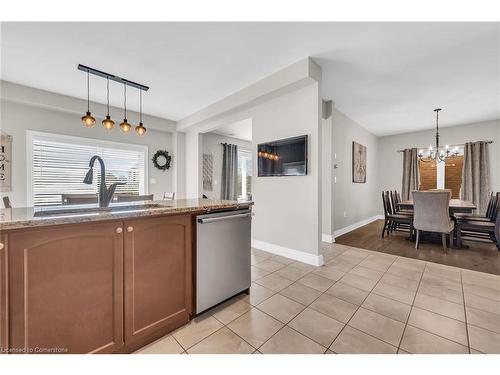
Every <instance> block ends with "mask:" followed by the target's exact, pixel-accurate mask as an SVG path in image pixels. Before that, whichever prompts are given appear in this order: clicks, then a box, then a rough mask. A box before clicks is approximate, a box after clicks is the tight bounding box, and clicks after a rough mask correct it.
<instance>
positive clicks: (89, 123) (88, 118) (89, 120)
mask: <svg viewBox="0 0 500 375" xmlns="http://www.w3.org/2000/svg"><path fill="white" fill-rule="evenodd" d="M82 122H83V125H85V126H86V127H87V128H93V127H94V125H95V118H94V117H92V114H91V113H90V73H89V71H88V70H87V113H86V114H85V116H82Z"/></svg>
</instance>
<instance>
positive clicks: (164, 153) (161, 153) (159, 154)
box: [152, 150, 172, 171]
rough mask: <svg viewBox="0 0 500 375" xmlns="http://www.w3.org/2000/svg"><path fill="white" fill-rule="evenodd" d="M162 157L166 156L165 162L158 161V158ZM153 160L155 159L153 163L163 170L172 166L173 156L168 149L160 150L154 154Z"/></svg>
mask: <svg viewBox="0 0 500 375" xmlns="http://www.w3.org/2000/svg"><path fill="white" fill-rule="evenodd" d="M160 157H164V158H165V163H164V164H160V163H159V162H158V159H159V158H160ZM152 160H153V165H154V166H155V167H156V168H158V169H159V170H161V171H166V170H167V169H169V168H170V161H171V160H172V157H171V156H170V155H169V154H168V152H167V151H166V150H158V151H156V153H155V154H154V155H153V159H152Z"/></svg>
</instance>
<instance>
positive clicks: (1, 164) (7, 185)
mask: <svg viewBox="0 0 500 375" xmlns="http://www.w3.org/2000/svg"><path fill="white" fill-rule="evenodd" d="M11 166H12V137H11V136H8V135H0V191H3V192H6V191H11V189H12V186H11V183H12V179H11Z"/></svg>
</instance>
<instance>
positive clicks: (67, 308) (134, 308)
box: [0, 199, 252, 353]
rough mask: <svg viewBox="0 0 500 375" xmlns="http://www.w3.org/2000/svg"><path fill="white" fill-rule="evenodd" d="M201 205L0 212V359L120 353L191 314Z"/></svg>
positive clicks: (223, 206)
mask: <svg viewBox="0 0 500 375" xmlns="http://www.w3.org/2000/svg"><path fill="white" fill-rule="evenodd" d="M251 205H252V203H251V202H244V203H239V202H236V201H218V200H207V199H193V200H174V201H148V202H136V203H135V204H130V203H127V204H115V205H111V207H110V208H109V209H99V208H97V207H96V206H94V205H87V206H60V207H56V208H54V207H52V208H39V209H34V208H13V209H3V210H0V350H1V351H2V352H9V353H37V352H41V353H47V352H48V353H129V352H133V351H135V350H137V349H138V348H140V347H142V346H144V345H146V344H148V343H150V342H152V341H154V340H156V339H158V338H159V337H161V336H163V335H165V334H167V333H169V332H171V331H173V330H174V329H176V328H178V327H180V326H182V325H184V324H186V323H187V322H188V321H189V320H190V319H191V318H192V317H193V313H194V309H195V306H194V305H195V291H194V290H195V289H194V285H195V272H194V270H195V269H196V267H195V264H196V263H195V262H196V260H195V256H194V254H195V248H194V247H195V246H196V226H195V218H196V216H197V215H200V214H206V213H209V212H218V211H227V210H238V209H247V208H249V207H250V206H251Z"/></svg>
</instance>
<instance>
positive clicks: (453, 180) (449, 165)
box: [419, 155, 464, 198]
mask: <svg viewBox="0 0 500 375" xmlns="http://www.w3.org/2000/svg"><path fill="white" fill-rule="evenodd" d="M463 161H464V157H463V155H458V156H450V157H448V158H446V162H445V163H436V162H435V161H431V162H428V161H422V160H421V161H419V172H420V190H430V189H449V190H451V197H452V198H459V197H460V189H461V188H462V166H463Z"/></svg>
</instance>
